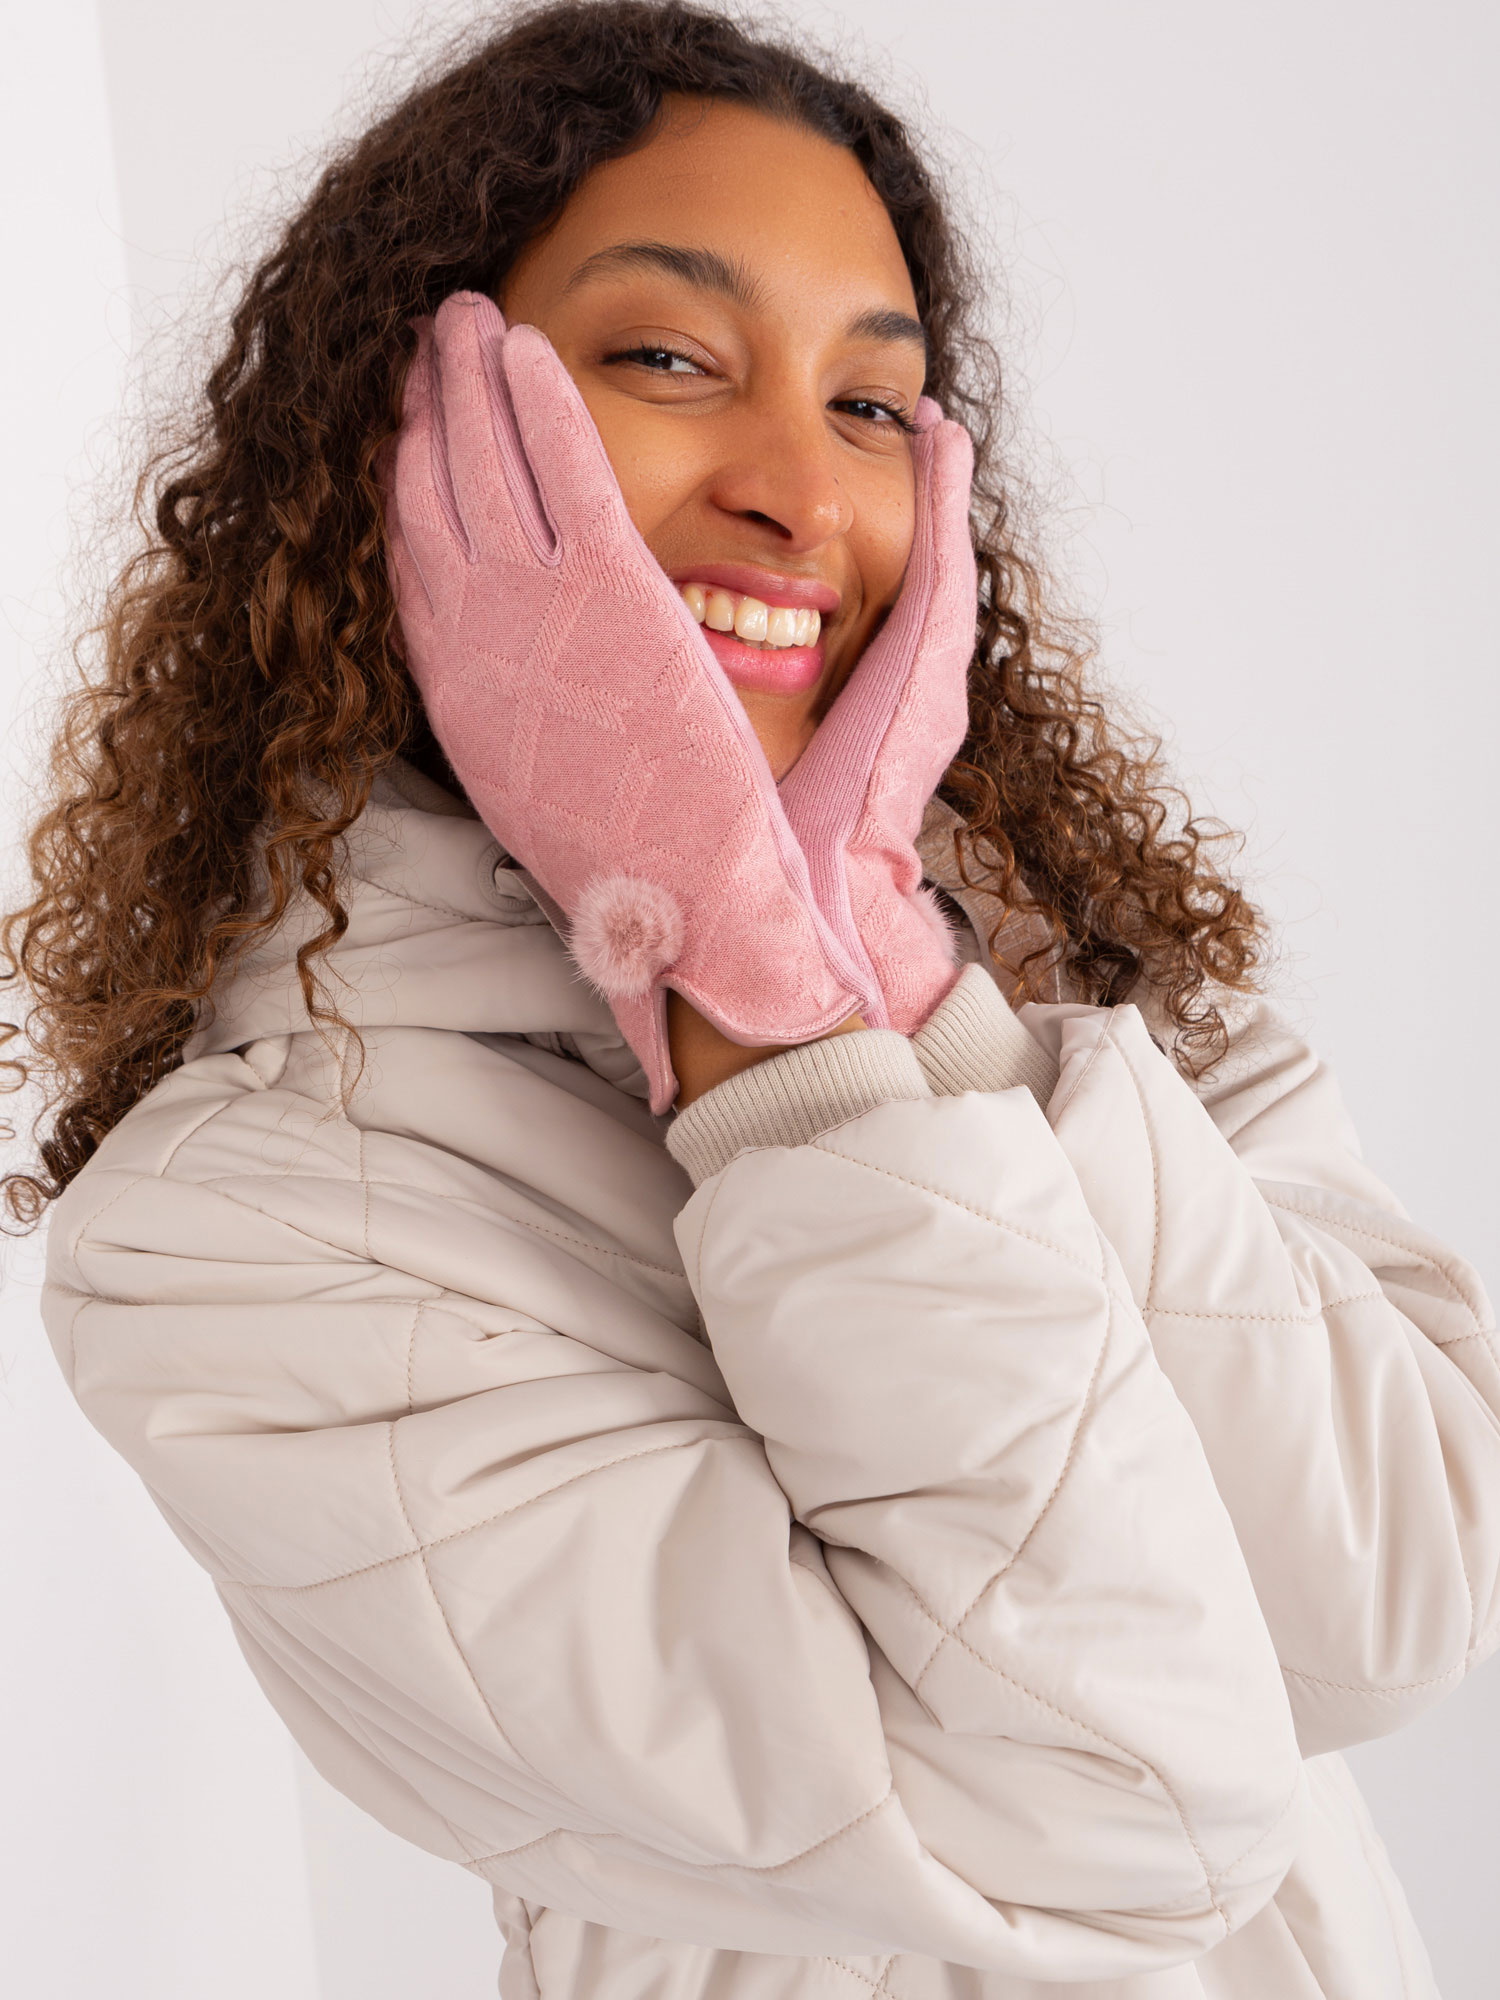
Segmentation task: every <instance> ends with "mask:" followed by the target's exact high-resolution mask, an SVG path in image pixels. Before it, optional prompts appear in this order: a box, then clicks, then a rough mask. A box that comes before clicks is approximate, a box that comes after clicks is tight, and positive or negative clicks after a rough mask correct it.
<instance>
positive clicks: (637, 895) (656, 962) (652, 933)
mask: <svg viewBox="0 0 1500 2000" xmlns="http://www.w3.org/2000/svg"><path fill="white" fill-rule="evenodd" d="M569 944H570V947H571V949H572V953H573V957H574V960H575V961H576V963H577V965H578V968H579V970H580V971H581V972H582V974H583V976H584V978H585V979H588V980H591V981H592V982H593V984H594V985H595V986H597V987H598V989H599V991H600V992H601V993H602V994H603V995H604V997H605V999H606V1000H638V999H640V997H641V996H642V995H643V994H645V993H649V992H650V991H651V988H652V987H653V986H654V985H655V984H656V981H657V978H658V977H659V975H660V974H661V973H663V972H665V971H666V969H667V967H668V966H669V965H670V964H671V963H672V961H673V959H675V958H676V956H677V954H678V952H680V951H681V949H682V912H681V910H679V909H678V907H677V903H676V900H675V898H674V897H673V896H672V894H671V892H670V891H669V890H667V889H663V888H662V887H661V885H660V884H659V883H656V882H647V881H643V880H642V879H641V878H640V877H639V876H636V875H596V876H595V877H594V879H593V881H592V882H589V883H588V884H587V885H586V886H585V888H584V890H583V893H582V894H581V895H580V896H579V898H578V907H577V909H576V910H575V912H574V914H573V930H572V935H571V937H570V939H569Z"/></svg>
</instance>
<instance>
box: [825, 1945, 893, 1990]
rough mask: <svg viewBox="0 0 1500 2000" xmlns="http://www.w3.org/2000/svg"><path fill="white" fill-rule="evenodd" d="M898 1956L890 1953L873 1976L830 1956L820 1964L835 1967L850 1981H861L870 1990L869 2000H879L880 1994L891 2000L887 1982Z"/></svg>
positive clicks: (843, 1960)
mask: <svg viewBox="0 0 1500 2000" xmlns="http://www.w3.org/2000/svg"><path fill="white" fill-rule="evenodd" d="M898 1956H899V1954H898V1953H896V1952H892V1953H891V1954H890V1956H889V1957H888V1958H887V1959H886V1961H885V1963H884V1964H883V1965H882V1966H881V1968H880V1970H879V1972H877V1973H875V1974H874V1975H873V1976H872V1975H871V1974H870V1973H868V1972H861V1971H860V1969H859V1967H858V1966H857V1965H850V1964H849V1963H848V1962H847V1961H846V1960H845V1959H842V1958H834V1957H833V1956H831V1955H829V1956H827V1957H825V1958H824V1959H823V1960H822V1961H821V1962H822V1963H823V1964H824V1965H834V1966H837V1967H838V1969H839V1971H840V1972H847V1973H848V1975H849V1977H850V1978H851V1979H858V1980H862V1981H863V1983H864V1984H865V1985H866V1986H868V1987H869V1988H870V2000H879V1996H880V1995H881V1994H885V1995H886V2000H892V1995H891V1989H890V1986H889V1984H888V1983H887V1982H888V1981H889V1979H890V1976H891V1973H892V1971H893V1970H894V1968H895V1964H896V1959H897V1957H898ZM877 1982H878V1983H877Z"/></svg>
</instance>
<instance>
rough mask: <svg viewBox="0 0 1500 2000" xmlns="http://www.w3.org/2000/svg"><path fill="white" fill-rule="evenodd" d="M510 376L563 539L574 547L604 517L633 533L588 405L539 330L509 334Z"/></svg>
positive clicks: (518, 417) (521, 426)
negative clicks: (604, 514)
mask: <svg viewBox="0 0 1500 2000" xmlns="http://www.w3.org/2000/svg"><path fill="white" fill-rule="evenodd" d="M505 372H506V375H507V377H508V378H509V382H510V389H511V394H512V398H513V407H514V410H515V421H516V425H517V428H518V430H519V432H520V437H521V442H522V444H523V445H524V447H525V450H526V457H527V460H528V463H529V464H530V467H531V469H532V471H533V473H534V474H535V477H536V482H537V485H538V487H539V488H540V491H541V499H542V504H543V506H544V507H545V509H546V512H547V514H548V516H549V517H550V519H551V520H552V522H553V524H554V525H555V527H556V529H557V531H558V533H559V534H561V535H563V536H564V537H566V538H567V539H568V540H569V541H577V540H578V539H579V538H580V537H581V536H582V535H584V534H585V533H586V532H587V530H588V529H589V527H590V525H591V524H592V523H593V522H595V521H597V520H598V518H599V516H600V513H601V512H602V511H603V512H608V513H609V514H610V515H611V516H612V517H613V519H614V520H615V521H616V523H618V524H621V525H624V526H626V527H630V526H631V524H630V517H629V514H628V512H627V510H626V507H625V501H624V496H623V495H622V494H621V492H620V483H619V481H618V480H617V479H616V478H615V473H614V467H613V466H612V465H611V464H610V462H609V454H608V453H607V452H606V451H605V449H604V441H603V439H602V438H601V437H600V436H599V431H598V427H597V426H596V425H595V423H594V420H593V418H592V417H591V416H590V415H589V411H588V405H587V404H586V403H585V402H584V400H583V397H582V396H581V395H580V394H579V393H578V385H577V384H576V383H575V382H574V380H573V378H572V376H571V375H570V374H569V373H568V371H567V369H566V367H565V366H564V365H563V362H562V359H561V357H560V356H559V354H558V352H557V350H556V348H554V347H553V345H552V343H551V341H550V340H548V338H547V336H546V335H545V334H544V333H543V332H542V331H541V329H540V328H539V327H534V326H525V325H522V326H515V327H512V328H511V330H510V333H509V335H508V336H507V339H506V342H505ZM632 539H633V531H632Z"/></svg>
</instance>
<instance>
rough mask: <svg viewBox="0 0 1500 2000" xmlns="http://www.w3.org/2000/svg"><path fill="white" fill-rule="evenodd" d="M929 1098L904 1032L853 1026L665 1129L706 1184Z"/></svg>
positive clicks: (670, 1145)
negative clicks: (724, 1171)
mask: <svg viewBox="0 0 1500 2000" xmlns="http://www.w3.org/2000/svg"><path fill="white" fill-rule="evenodd" d="M1023 1032H1024V1031H1023ZM970 1087H971V1088H972V1087H973V1086H970ZM932 1094H933V1093H932V1090H931V1088H930V1087H929V1085H928V1082H927V1079H926V1077H924V1076H923V1074H922V1070H921V1066H920V1064H919V1063H918V1061H917V1057H916V1053H915V1051H914V1049H913V1046H912V1044H911V1043H910V1042H909V1041H908V1040H907V1039H906V1037H905V1035H898V1034H896V1033H895V1031H894V1030H893V1029H890V1028H856V1029H854V1030H853V1032H852V1033H850V1034H847V1035H830V1036H829V1037H828V1038H827V1039H826V1040H825V1041H821V1042H803V1043H801V1044H800V1045H799V1046H798V1047H797V1048H794V1049H783V1050H782V1052H781V1054H780V1055H776V1056H767V1057H766V1059H765V1061H764V1062H759V1063H755V1064H754V1065H752V1067H751V1068H749V1069H743V1070H741V1071H740V1073H739V1075H738V1076H731V1077H727V1078H726V1079H725V1081H724V1082H723V1083H718V1084H715V1085H714V1087H713V1089H712V1090H708V1091H705V1092H704V1094H703V1096H702V1097H695V1098H694V1100H693V1102H692V1103H691V1104H690V1105H688V1107H687V1109H686V1110H685V1111H679V1112H678V1114H677V1116H676V1117H675V1118H674V1119H673V1120H672V1123H671V1124H670V1125H669V1126H668V1127H667V1151H668V1152H669V1153H670V1154H671V1155H672V1158H673V1159H674V1160H676V1162H677V1164H678V1165H679V1166H680V1167H683V1168H684V1169H686V1171H687V1173H688V1174H689V1175H690V1176H691V1178H692V1182H693V1185H694V1187H701V1186H702V1185H703V1183H704V1182H705V1181H706V1180H711V1179H712V1178H713V1176H714V1175H715V1174H716V1173H718V1172H719V1170H720V1169H721V1168H723V1167H727V1166H728V1164H729V1162H730V1161H731V1160H732V1159H733V1158H734V1156H735V1155H736V1153H743V1152H745V1151H747V1150H748V1149H749V1148H750V1147H752V1146H805V1145H806V1144H807V1143H808V1141H809V1140H810V1139H816V1138H818V1137H819V1135H820V1134H822V1133H824V1132H832V1131H834V1130H835V1129H836V1128H837V1127H838V1126H840V1125H847V1124H848V1122H849V1120H850V1119H851V1118H858V1117H859V1116H860V1115H861V1113H863V1112H866V1111H873V1110H874V1108H875V1106H876V1105H877V1104H887V1103H890V1102H891V1101H892V1100H910V1099H913V1098H918V1097H931V1096H932Z"/></svg>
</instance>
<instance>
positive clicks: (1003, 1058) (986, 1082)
mask: <svg viewBox="0 0 1500 2000" xmlns="http://www.w3.org/2000/svg"><path fill="white" fill-rule="evenodd" d="M911 1046H912V1049H913V1050H914V1051H915V1054H916V1058H917V1061H918V1062H919V1063H920V1064H921V1066H922V1074H923V1076H925V1077H926V1079H927V1081H928V1083H929V1084H930V1085H931V1086H932V1091H933V1095H934V1096H935V1097H958V1096H960V1095H961V1094H962V1093H963V1092H964V1091H966V1090H986V1091H988V1090H1013V1089H1014V1088H1015V1087H1016V1085H1017V1084H1025V1086H1026V1088H1027V1089H1028V1090H1029V1091H1030V1092H1031V1094H1032V1096H1033V1097H1034V1098H1035V1099H1036V1101H1037V1103H1038V1104H1040V1105H1041V1107H1042V1109H1043V1110H1044V1111H1045V1110H1046V1108H1047V1104H1048V1101H1049V1099H1050V1098H1051V1096H1052V1093H1053V1091H1054V1090H1055V1089H1056V1088H1057V1074H1058V1071H1057V1064H1056V1063H1055V1062H1054V1061H1053V1060H1052V1058H1051V1056H1049V1055H1048V1054H1047V1051H1046V1050H1045V1049H1044V1048H1043V1047H1042V1045H1041V1043H1040V1042H1038V1041H1037V1040H1036V1039H1035V1037H1034V1036H1032V1035H1030V1034H1028V1033H1027V1031H1026V1029H1025V1028H1023V1027H1022V1026H1021V1023H1020V1022H1019V1021H1018V1020H1017V1019H1016V1017H1015V1015H1014V1014H1013V1013H1012V1012H1011V1010H1010V1008H1009V1007H1008V1006H1007V1005H1006V1004H1005V996H1004V994H1002V993H1001V991H1000V989H999V987H998V986H997V985H996V984H995V982H994V980H993V979H992V978H991V977H990V975H989V973H988V972H986V970H985V969H984V967H983V966H982V965H966V966H965V967H964V969H963V971H962V972H961V973H960V974H959V976H958V981H957V983H956V984H955V985H954V987H953V988H952V990H951V991H950V992H949V994H948V996H947V998H946V999H945V1000H944V1001H943V1002H942V1003H941V1005H940V1006H938V1007H937V1008H935V1009H934V1010H933V1012H932V1014H931V1015H930V1016H929V1017H928V1019H927V1020H926V1021H925V1022H924V1023H923V1025H922V1026H921V1027H920V1028H919V1029H918V1030H917V1032H916V1033H915V1034H914V1035H913V1036H912V1038H911Z"/></svg>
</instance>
